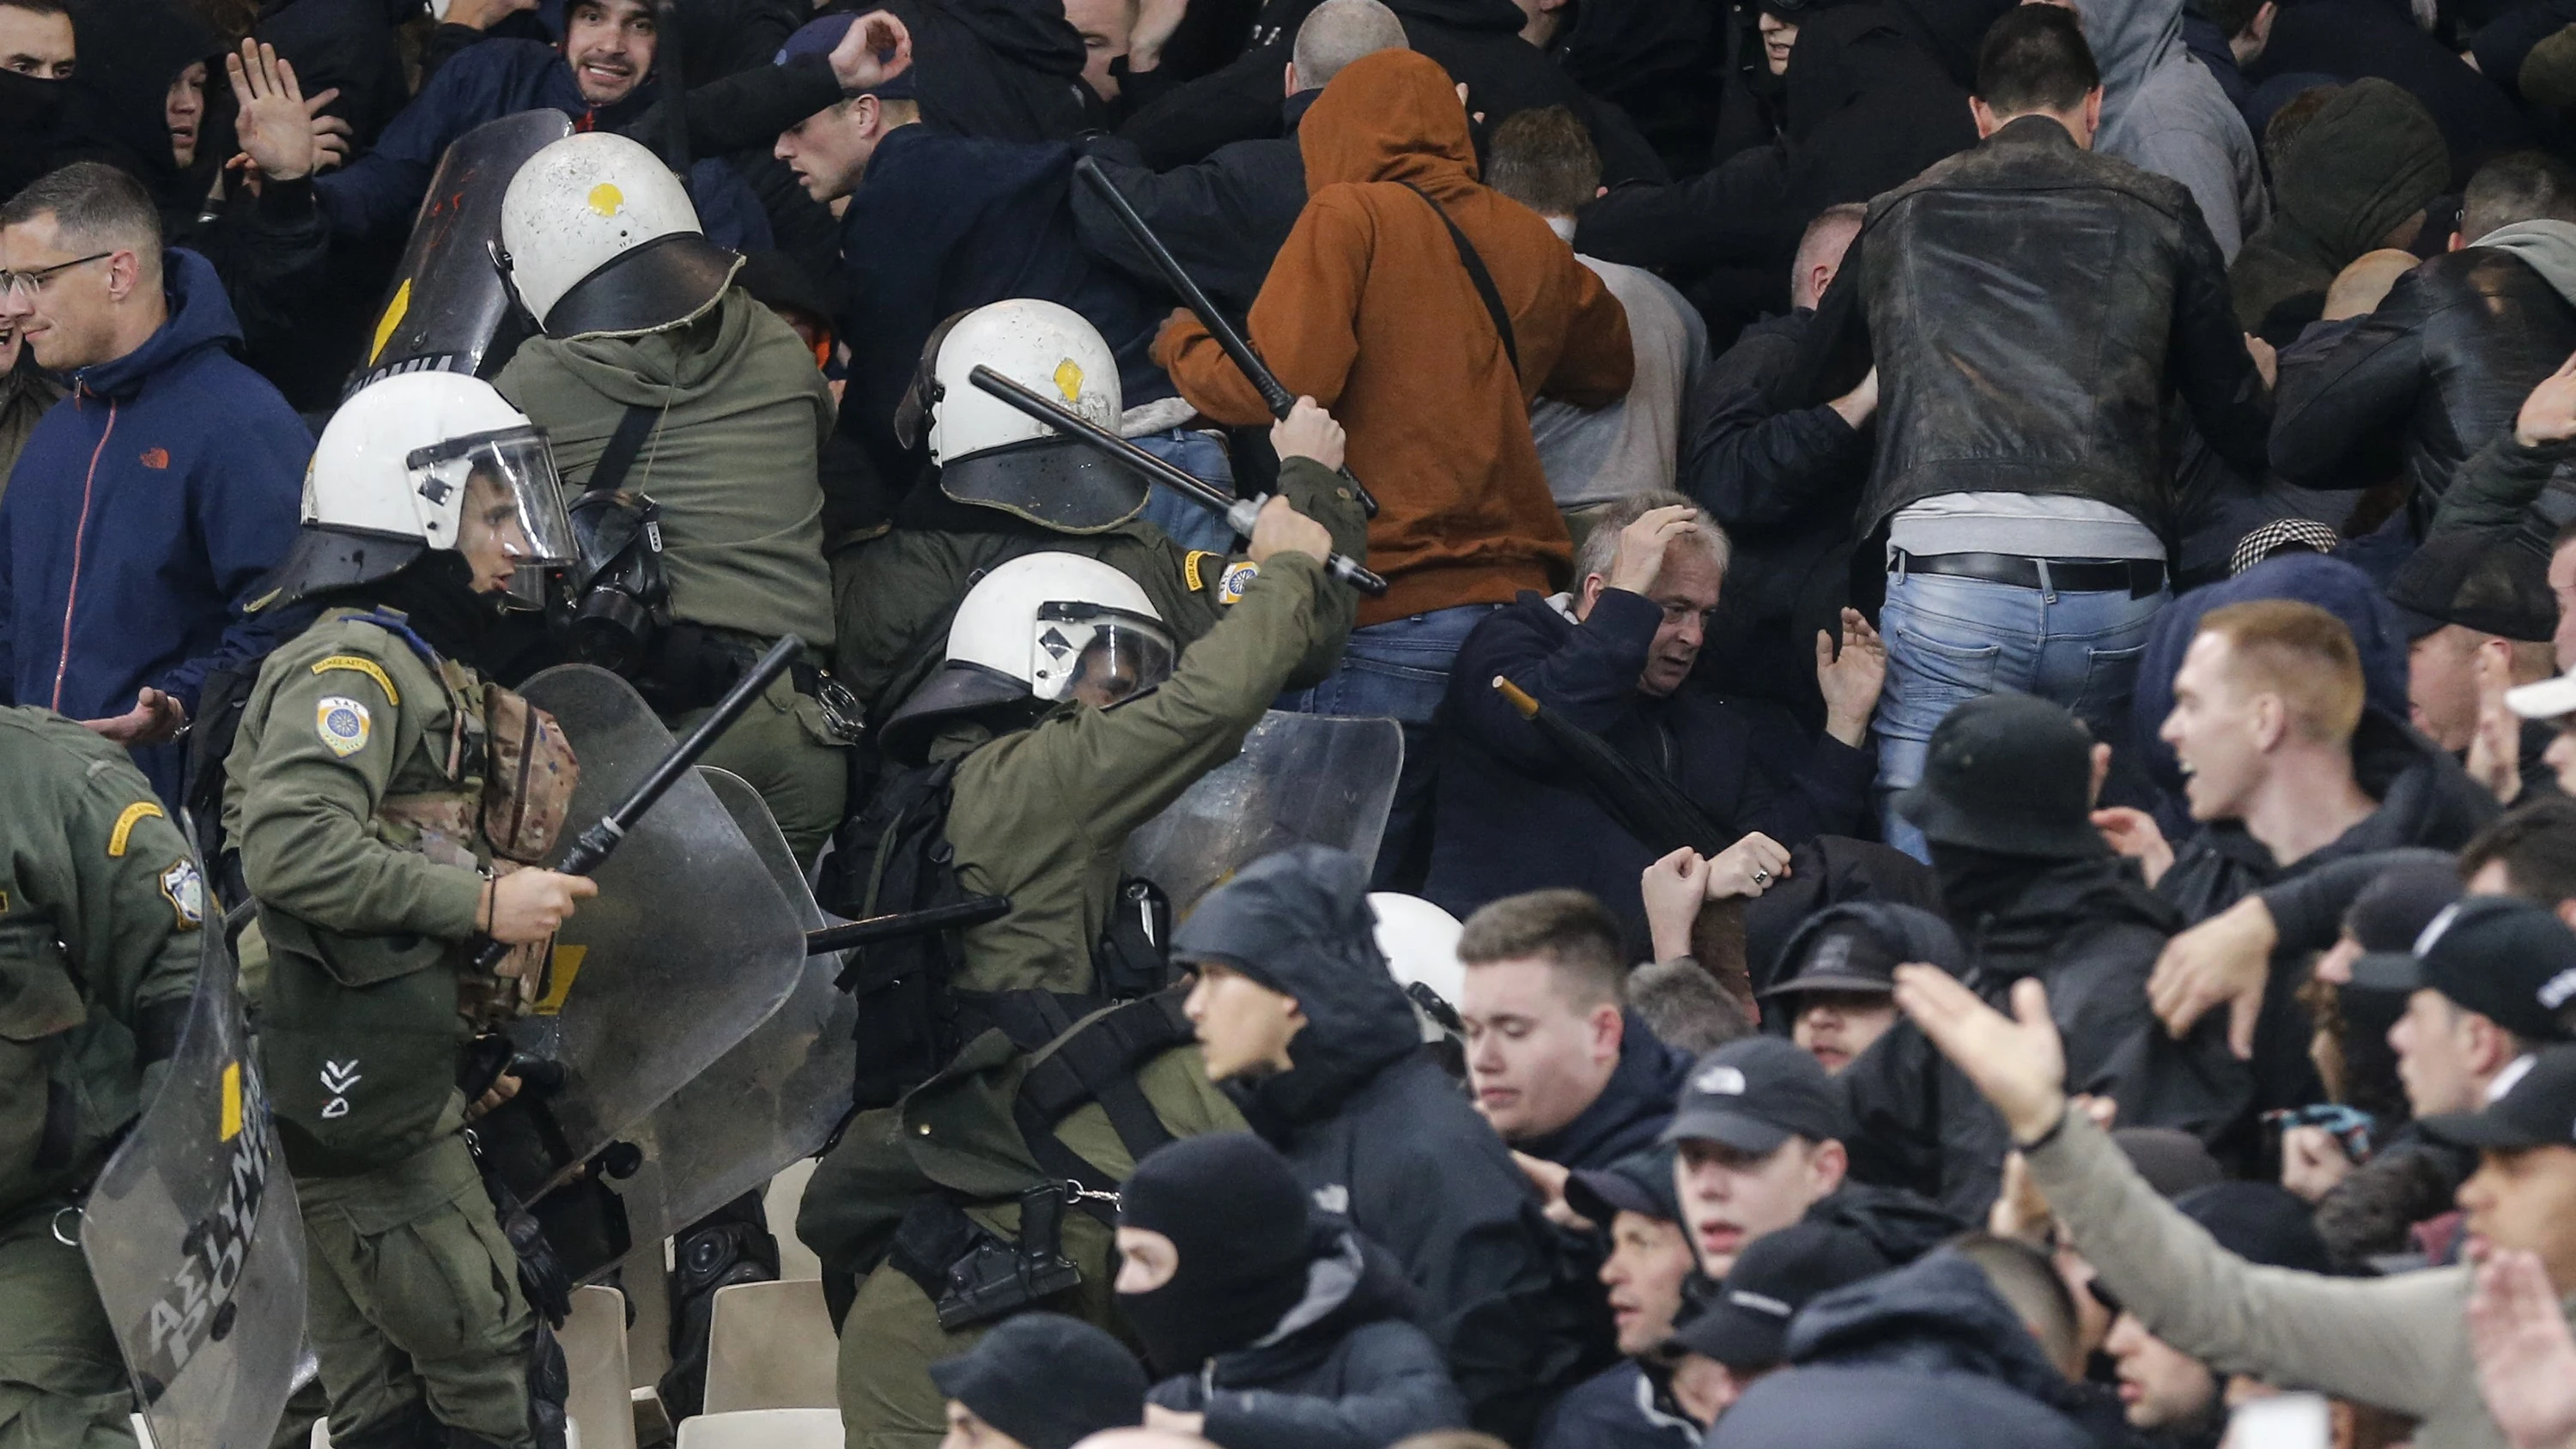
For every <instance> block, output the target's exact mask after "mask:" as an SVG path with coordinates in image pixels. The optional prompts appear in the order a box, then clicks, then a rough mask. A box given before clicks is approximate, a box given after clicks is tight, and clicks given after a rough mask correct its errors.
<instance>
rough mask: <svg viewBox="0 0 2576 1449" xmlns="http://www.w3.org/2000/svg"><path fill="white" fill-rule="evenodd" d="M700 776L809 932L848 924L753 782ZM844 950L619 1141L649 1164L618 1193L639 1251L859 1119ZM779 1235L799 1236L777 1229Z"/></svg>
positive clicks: (854, 1011)
mask: <svg viewBox="0 0 2576 1449" xmlns="http://www.w3.org/2000/svg"><path fill="white" fill-rule="evenodd" d="M698 773H699V774H700V775H701V776H703V777H704V778H705V780H706V782H707V784H708V785H709V786H710V787H711V788H712V789H713V790H714V791H715V794H716V798H717V799H719V800H722V801H723V802H724V803H725V807H726V808H727V809H728V810H730V811H732V812H733V817H734V820H735V823H737V824H739V825H740V826H741V827H742V831H743V834H744V835H745V836H747V837H749V838H750V841H751V844H752V848H753V849H754V850H756V851H758V852H759V854H760V857H761V859H762V861H764V862H765V863H766V864H767V865H768V867H769V870H770V875H771V878H772V879H773V880H775V881H776V882H777V883H778V888H779V890H780V892H781V893H782V894H784V895H786V896H787V898H788V899H789V900H790V901H791V902H793V904H794V909H795V910H796V912H797V914H798V917H799V919H800V920H802V921H803V923H804V925H805V926H806V928H808V929H812V928H815V927H820V926H830V925H838V924H840V917H838V916H833V915H829V914H827V913H825V912H824V910H823V909H822V908H821V907H820V906H817V905H815V904H814V893H813V890H812V889H811V888H810V887H808V886H807V885H806V883H805V874H804V872H803V871H801V870H799V869H797V867H796V858H795V856H793V855H791V854H790V853H789V852H788V849H787V839H786V837H785V836H783V835H781V834H779V831H778V822H777V821H775V820H773V819H771V818H770V814H769V807H768V806H767V805H765V804H763V803H762V802H761V799H760V794H759V792H758V791H756V790H754V789H752V788H751V786H750V785H748V784H746V783H745V782H744V781H743V779H742V777H740V776H738V775H733V774H728V773H727V772H725V771H723V770H719V769H716V768H714V767H712V766H707V765H701V766H699V767H698ZM841 965H842V959H841V953H839V952H831V953H827V954H825V955H821V956H815V957H811V958H809V959H808V960H807V961H806V963H805V974H804V977H803V979H801V980H800V981H798V982H797V984H796V989H795V990H794V991H793V992H791V993H789V995H788V997H787V1000H786V1002H785V1003H784V1004H783V1005H781V1006H780V1007H779V1008H778V1010H777V1011H775V1012H772V1013H771V1014H770V1017H769V1019H768V1020H767V1021H764V1022H762V1023H761V1024H760V1025H759V1026H758V1027H756V1028H754V1029H753V1031H752V1033H751V1035H749V1036H747V1037H744V1038H743V1039H742V1041H741V1042H740V1043H739V1044H738V1045H736V1046H735V1047H734V1049H733V1050H731V1051H729V1052H727V1053H725V1054H724V1055H723V1056H721V1057H719V1058H717V1059H716V1062H715V1065H713V1066H710V1067H708V1068H707V1069H706V1070H705V1071H704V1072H701V1073H699V1074H698V1076H697V1077H696V1078H695V1079H694V1080H692V1081H691V1082H690V1083H689V1084H688V1085H687V1086H685V1087H682V1088H681V1089H680V1090H679V1091H678V1092H676V1093H673V1094H672V1096H671V1097H670V1099H669V1100H668V1101H665V1102H664V1103H663V1104H662V1105H661V1106H659V1107H656V1108H654V1109H653V1112H652V1114H651V1115H650V1116H647V1117H646V1118H645V1119H644V1120H643V1121H641V1122H638V1123H635V1124H633V1125H632V1126H629V1127H627V1128H626V1129H625V1130H624V1131H623V1132H621V1133H620V1134H619V1136H620V1138H621V1140H623V1141H627V1142H631V1143H633V1144H635V1146H636V1147H637V1148H638V1149H639V1150H640V1151H641V1152H642V1153H643V1158H644V1165H643V1166H642V1167H641V1168H639V1169H637V1171H636V1173H635V1175H634V1176H632V1177H629V1178H627V1179H625V1180H624V1181H622V1182H619V1183H616V1184H615V1189H616V1192H617V1195H618V1197H619V1198H621V1199H623V1200H624V1203H625V1206H626V1222H627V1226H628V1230H629V1231H630V1232H632V1233H633V1234H634V1238H635V1241H636V1242H637V1243H649V1242H653V1241H655V1240H657V1239H661V1238H667V1237H674V1236H677V1235H678V1234H679V1232H680V1230H681V1229H683V1228H685V1227H687V1226H688V1225H689V1224H691V1223H694V1222H696V1221H697V1220H698V1219H700V1218H702V1217H705V1216H706V1215H707V1214H708V1213H711V1212H713V1211H715V1210H716V1209H717V1208H720V1207H722V1206H724V1205H725V1204H726V1203H728V1202H731V1201H733V1200H734V1199H735V1198H737V1197H740V1196H741V1195H743V1194H744V1193H746V1192H750V1191H753V1190H754V1189H757V1188H758V1187H760V1186H761V1184H763V1183H765V1182H767V1181H769V1179H770V1178H771V1177H773V1176H775V1175H776V1174H777V1172H778V1170H779V1169H780V1168H783V1167H785V1166H787V1165H788V1164H789V1163H791V1162H794V1161H796V1160H797V1159H799V1158H802V1157H810V1156H812V1155H813V1154H815V1153H816V1152H819V1151H821V1150H822V1147H823V1142H824V1140H825V1139H826V1138H828V1137H830V1136H831V1135H832V1130H833V1129H834V1128H836V1127H838V1126H840V1125H841V1119H842V1118H843V1117H845V1116H847V1115H849V1111H850V1091H851V1082H852V1080H853V1075H854V1071H855V1067H856V1063H855V1062H854V1060H853V1053H854V1052H855V1051H856V1050H857V1048H856V1046H855V1045H854V1044H853V1042H852V1039H851V1031H852V1028H854V1027H855V1026H856V1025H857V1024H858V1012H859V1008H858V1003H857V1002H855V1001H853V1000H852V999H851V998H850V995H849V993H847V992H845V991H840V990H837V989H835V988H834V987H833V985H832V980H833V978H834V977H835V976H837V975H838V974H839V973H840V970H841ZM770 1229H771V1231H773V1232H789V1231H792V1230H793V1229H792V1227H791V1226H790V1225H787V1224H780V1223H772V1224H771V1225H770Z"/></svg>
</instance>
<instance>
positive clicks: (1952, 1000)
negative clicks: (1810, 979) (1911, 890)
mask: <svg viewBox="0 0 2576 1449" xmlns="http://www.w3.org/2000/svg"><path fill="white" fill-rule="evenodd" d="M1896 1004H1897V1005H1898V1006H1899V1007H1901V1008H1903V1009H1904V1012H1905V1014H1906V1015H1907V1016H1909V1017H1912V1018H1913V1019H1914V1024H1915V1025H1916V1026H1917V1027H1920V1028H1921V1029H1922V1031H1923V1034H1924V1035H1925V1036H1927V1037H1930V1038H1931V1039H1932V1044H1933V1045H1934V1046H1936V1047H1939V1048H1940V1049H1941V1054H1942V1055H1943V1056H1945V1057H1948V1058H1949V1059H1950V1060H1951V1062H1952V1063H1954V1064H1955V1065H1956V1066H1957V1067H1958V1068H1959V1070H1960V1071H1961V1072H1962V1073H1964V1074H1965V1075H1966V1076H1967V1078H1968V1080H1969V1081H1971V1082H1973V1083H1975V1084H1976V1087H1977V1090H1978V1091H1979V1092H1982V1093H1984V1094H1985V1098H1986V1100H1987V1101H1989V1102H1992V1103H1994V1104H1995V1110H1996V1111H1997V1112H1999V1113H2001V1114H2003V1119H2004V1126H2006V1127H2007V1128H2009V1129H2011V1131H2012V1135H2013V1141H2014V1142H2016V1143H2028V1142H2035V1141H2037V1140H2038V1139H2039V1138H2041V1137H2043V1136H2045V1135H2047V1133H2048V1131H2049V1129H2050V1128H2052V1127H2055V1126H2056V1125H2057V1119H2058V1118H2059V1117H2061V1116H2063V1115H2064V1114H2065V1112H2066V1043H2065V1042H2064V1041H2063V1040H2061V1039H2060V1038H2059V1037H2058V1035H2057V1023H2055V1022H2053V1021H2051V1020H2049V1016H2048V992H2047V991H2046V990H2045V989H2044V988H2042V987H2041V986H2040V984H2039V983H2038V982H2036V981H2033V980H2030V979H2028V978H2024V979H2023V980H2020V981H2016V982H2014V983H2013V1018H2008V1017H2006V1016H2005V1015H2004V1014H2003V1013H2001V1012H1999V1011H1997V1010H1995V1009H1994V1008H1993V1007H1991V1006H1988V1005H1986V1004H1985V1003H1984V1002H1982V1001H1980V1000H1978V999H1977V994H1976V993H1975V992H1973V991H1970V990H1969V989H1968V988H1967V987H1965V986H1962V985H1960V984H1959V982H1958V979H1957V978H1955V977H1953V976H1952V975H1950V973H1948V972H1947V971H1944V970H1942V969H1941V968H1940V967H1938V966H1925V965H1921V964H1919V963H1918V964H1914V965H1906V966H1899V967H1897V968H1896ZM2014 1018H2018V1019H2014Z"/></svg>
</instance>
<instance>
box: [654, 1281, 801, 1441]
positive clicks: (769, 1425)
mask: <svg viewBox="0 0 2576 1449" xmlns="http://www.w3.org/2000/svg"><path fill="white" fill-rule="evenodd" d="M742 1286H744V1287H760V1286H766V1285H760V1284H744V1285H742ZM724 1291H726V1292H728V1293H730V1292H732V1291H734V1290H733V1289H730V1288H728V1289H726V1290H724ZM677 1449H842V1438H841V1411H840V1410H838V1409H742V1410H737V1411H735V1412H733V1413H729V1414H699V1415H697V1416H696V1417H694V1418H688V1419H682V1420H681V1421H680V1442H679V1444H678V1446H677Z"/></svg>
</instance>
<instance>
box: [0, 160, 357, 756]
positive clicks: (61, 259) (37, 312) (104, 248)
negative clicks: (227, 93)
mask: <svg viewBox="0 0 2576 1449" xmlns="http://www.w3.org/2000/svg"><path fill="white" fill-rule="evenodd" d="M0 329H6V330H8V331H9V332H11V333H12V334H14V335H15V336H16V337H17V338H18V339H19V340H20V341H21V342H22V344H23V345H24V346H25V347H26V348H27V349H28V350H29V351H31V352H33V353H34V354H35V362H36V364H37V365H38V366H40V367H43V368H45V369H47V370H48V371H51V372H54V373H57V374H60V375H62V376H63V377H64V378H65V379H66V380H67V381H68V382H69V383H70V384H71V388H72V395H71V396H70V397H68V398H66V399H64V400H63V401H62V402H60V403H57V404H56V405H55V406H54V407H53V409H52V410H51V411H50V412H48V413H46V414H45V416H44V418H43V420H42V421H41V422H39V423H38V424H37V425H36V428H35V430H34V432H33V433H31V434H30V435H29V437H28V439H27V445H26V449H25V451H24V452H23V453H22V454H21V455H20V456H19V458H18V461H17V464H16V466H15V467H14V468H13V469H12V470H11V472H10V475H9V484H10V486H9V488H8V490H7V492H6V493H5V495H0V703H10V704H24V705H37V706H41V707H43V708H45V709H50V710H53V711H55V712H56V713H59V714H65V715H69V716H71V717H72V718H74V719H77V720H80V721H82V722H84V723H86V724H87V725H88V726H89V727H90V728H91V729H93V730H96V731H98V732H99V733H100V734H103V735H105V736H107V737H108V738H109V739H112V740H115V741H117V742H118V743H120V744H124V745H127V746H129V747H131V748H132V749H133V751H134V760H135V763H136V764H137V765H139V766H141V767H142V770H143V772H144V774H145V775H146V776H148V777H149V778H150V779H151V781H152V785H153V788H154V789H155V790H157V791H158V792H159V793H160V795H161V798H162V799H163V800H164V801H166V802H169V803H171V804H173V805H175V804H176V803H177V802H178V800H179V793H180V783H181V782H180V775H181V760H182V756H181V747H180V745H179V744H178V743H177V741H178V738H179V736H180V734H181V733H182V732H183V731H184V730H185V729H186V728H187V726H188V722H189V720H190V719H191V718H193V717H194V716H195V715H196V713H197V706H198V703H199V694H200V692H201V691H202V690H203V689H204V687H205V685H206V682H207V679H208V678H209V676H211V675H213V674H215V673H217V672H218V671H226V670H238V669H240V668H241V667H242V666H244V665H245V664H247V663H248V662H249V661H251V660H254V659H256V658H257V657H258V656H259V655H260V654H261V653H263V652H265V650H266V648H267V642H268V639H267V633H266V630H265V629H264V628H263V627H261V626H259V625H256V624H254V623H253V622H252V620H251V616H250V613H249V608H248V606H249V605H250V604H251V603H252V602H253V600H252V597H251V585H252V584H253V583H254V582H256V581H257V580H258V579H259V577H260V576H261V575H262V574H263V573H265V572H267V571H268V569H269V568H270V567H272V566H273V565H275V564H276V563H277V561H278V560H279V559H280V558H282V557H283V556H284V555H285V553H286V549H287V545H288V544H289V542H291V541H292V539H293V537H294V534H295V517H296V506H297V500H298V497H299V494H300V491H301V488H302V484H303V476H304V464H305V460H306V459H307V458H308V457H310V456H311V455H312V452H313V438H312V434H310V433H309V432H307V431H306V430H305V427H304V424H303V423H302V421H300V420H299V419H298V418H297V417H296V415H295V412H294V410H293V409H291V408H290V407H288V406H287V403H286V400H285V399H284V398H283V397H281V396H279V395H278V392H277V389H276V388H274V387H272V386H270V385H269V383H268V382H267V381H266V380H265V379H263V378H261V377H260V376H259V374H257V373H255V372H253V371H251V370H250V369H249V368H248V367H246V366H244V365H243V364H242V363H240V362H239V361H237V360H236V359H235V358H234V357H233V356H232V355H231V353H230V349H231V348H232V347H233V346H235V345H238V344H239V342H240V341H241V328H240V325H239V324H238V323H237V322H236V321H235V319H234V316H233V311H232V307H231V305H230V304H229V303H227V302H226V301H225V299H224V291H223V285H222V283H221V282H220V281H219V280H218V279H217V278H216V276H215V271H214V268H213V267H212V266H211V265H210V264H208V263H207V261H206V260H205V258H203V257H200V256H198V255H197V254H196V253H194V252H189V251H184V250H179V249H175V248H173V249H170V250H167V251H165V250H164V249H163V247H162V245H161V224H160V220H159V216H158V214H157V213H156V212H155V210H154V208H153V204H152V201H151V199H150V197H148V196H147V195H146V194H145V193H144V191H143V189H142V188H141V187H140V186H138V185H136V184H135V182H134V181H133V180H132V179H130V178H129V177H127V176H126V175H125V174H124V173H122V172H120V171H117V170H115V169H113V168H111V167H107V166H102V165H97V164H94V163H83V164H80V165H74V166H67V167H65V168H63V169H62V170H60V171H57V172H54V173H53V174H51V175H49V176H46V177H43V178H42V179H40V180H38V181H36V182H35V183H34V184H33V185H30V186H29V187H27V188H26V189H25V190H24V191H21V192H20V193H19V194H18V195H17V196H16V197H14V198H12V199H11V200H10V202H9V203H8V205H7V206H5V207H0Z"/></svg>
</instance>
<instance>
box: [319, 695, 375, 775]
mask: <svg viewBox="0 0 2576 1449" xmlns="http://www.w3.org/2000/svg"><path fill="white" fill-rule="evenodd" d="M373 727H374V719H373V717H372V716H370V715H369V714H368V713H367V707H366V706H365V705H363V704H360V703H359V702H358V701H356V700H354V699H351V698H349V697H348V696H347V695H342V694H326V695H324V696H322V698H321V699H320V701H318V702H317V703H315V705H314V706H313V733H314V735H315V737H316V738H318V739H320V740H321V741H322V743H323V745H324V746H325V747H326V748H328V749H329V750H330V751H331V753H333V754H335V755H338V756H339V757H340V758H342V759H344V760H345V759H347V758H348V757H349V756H351V755H354V754H356V753H357V752H358V751H360V750H363V749H365V748H366V747H367V732H368V731H369V730H370V729H372V728H373Z"/></svg>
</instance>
